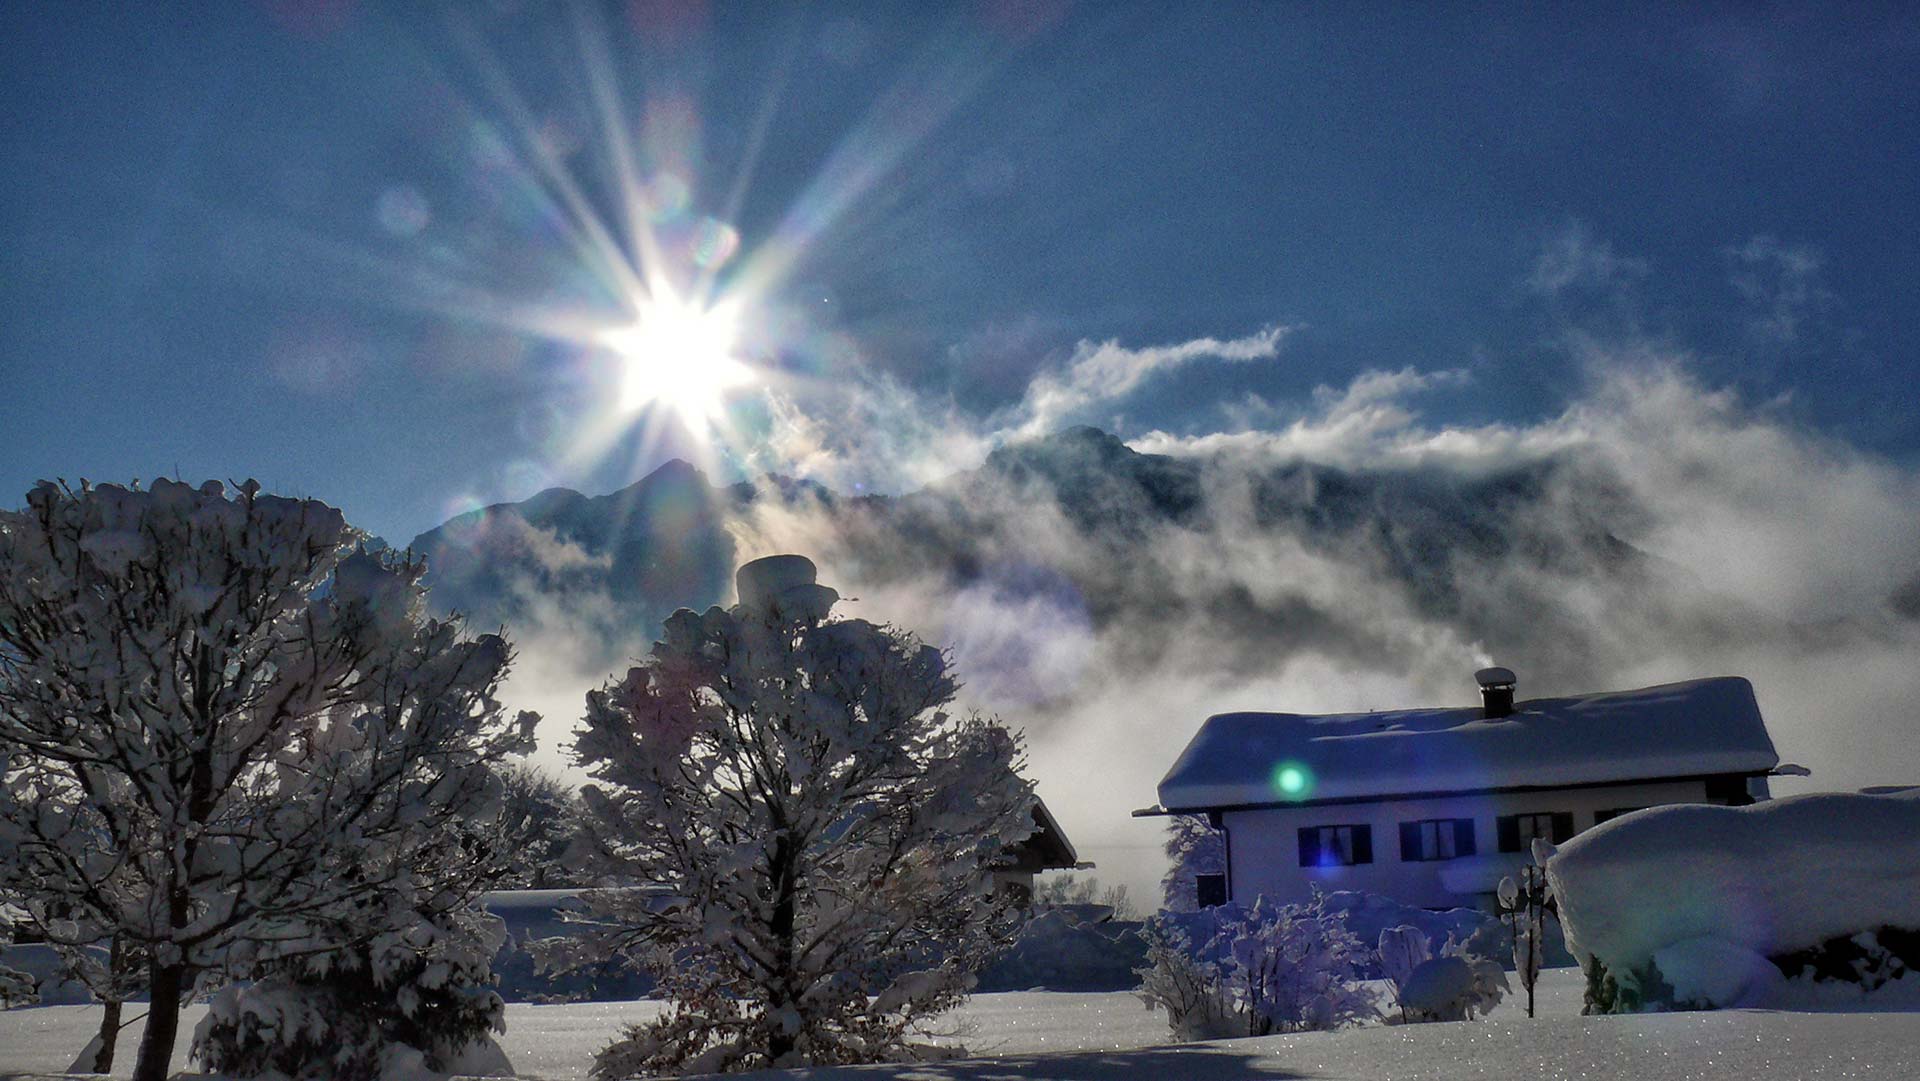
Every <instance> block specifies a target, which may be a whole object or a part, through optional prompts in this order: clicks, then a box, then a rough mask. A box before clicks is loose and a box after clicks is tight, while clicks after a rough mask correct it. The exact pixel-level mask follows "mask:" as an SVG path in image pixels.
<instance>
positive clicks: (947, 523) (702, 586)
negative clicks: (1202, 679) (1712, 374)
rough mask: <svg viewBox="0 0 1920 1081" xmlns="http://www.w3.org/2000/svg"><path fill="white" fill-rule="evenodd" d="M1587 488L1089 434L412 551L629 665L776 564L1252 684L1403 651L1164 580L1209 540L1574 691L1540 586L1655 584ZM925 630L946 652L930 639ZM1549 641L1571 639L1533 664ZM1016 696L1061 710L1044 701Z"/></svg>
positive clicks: (533, 502)
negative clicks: (1189, 646)
mask: <svg viewBox="0 0 1920 1081" xmlns="http://www.w3.org/2000/svg"><path fill="white" fill-rule="evenodd" d="M1576 472H1577V471H1576V469H1575V467H1574V466H1573V465H1571V464H1570V463H1569V462H1566V461H1564V460H1559V459H1547V460H1542V461H1537V462H1531V463H1527V464H1525V465H1523V466H1517V467H1513V468H1507V469H1501V470H1497V471H1492V472H1488V473H1485V474H1483V475H1470V476H1468V475H1460V474H1457V473H1452V472H1448V471H1445V470H1441V469H1434V468H1428V469H1407V470H1375V471H1352V470H1345V469H1339V468H1334V467H1329V466H1323V465H1315V464H1311V463H1289V464H1286V465H1279V466H1272V467H1268V468H1262V469H1236V468H1233V467H1231V466H1227V465H1223V464H1221V463H1217V462H1211V461H1207V460H1201V459H1192V458H1175V457H1171V456H1168V455H1161V454H1143V453H1140V452H1138V451H1135V450H1133V449H1131V448H1129V447H1128V446H1127V445H1126V444H1125V443H1123V442H1122V441H1120V440H1119V439H1118V438H1116V437H1114V436H1112V435H1109V434H1107V433H1105V432H1103V431H1100V430H1099V429H1096V428H1092V427H1077V428H1073V429H1069V430H1067V431H1065V432H1062V433H1059V434H1056V435H1051V436H1046V437H1042V438H1037V439H1031V440H1025V441H1021V442H1017V443H1012V444H1009V445H1007V446H1003V447H1001V448H999V449H996V450H995V451H993V452H992V453H991V454H990V455H989V456H988V457H987V459H986V461H985V463H984V464H982V465H981V466H980V467H978V468H976V469H971V470H965V471H962V472H959V473H956V474H955V475H953V476H952V477H950V478H948V479H946V480H944V481H941V482H938V483H936V484H933V485H930V486H928V487H927V488H924V489H922V490H920V491H918V492H914V493H911V494H908V495H904V496H900V497H887V496H861V497H857V498H847V497H844V496H841V495H839V494H837V493H834V492H832V491H830V490H829V489H827V488H825V487H823V486H821V485H817V484H811V483H806V482H796V481H792V480H789V479H785V478H777V477H769V478H763V479H762V480H760V481H758V482H752V483H740V484H734V485H730V486H717V485H713V484H711V483H710V482H709V481H708V480H707V479H706V477H705V476H704V475H703V474H702V473H701V472H700V471H699V470H697V469H695V468H694V467H692V466H690V465H688V464H687V463H685V462H681V461H677V460H676V461H673V462H670V463H668V464H666V465H664V466H662V467H661V468H660V469H659V470H658V471H656V472H654V473H653V474H651V475H649V476H647V477H646V478H644V479H642V480H641V481H639V482H638V483H636V484H634V485H632V486H630V487H628V488H625V489H622V490H620V491H617V492H613V493H610V494H608V495H603V496H596V497H589V496H584V495H581V494H580V493H578V492H574V491H570V490H568V489H564V488H553V489H548V490H546V491H544V492H541V493H539V494H538V495H536V496H534V497H532V498H530V499H528V500H525V501H524V502H520V503H506V504H499V505H495V506H491V507H487V508H485V509H483V510H478V511H474V512H471V513H469V514H466V515H463V516H461V517H458V518H455V519H453V520H451V521H449V522H447V523H445V524H444V525H442V526H440V527H438V528H436V529H434V530H431V531H429V532H427V533H424V534H422V535H421V536H419V537H417V538H415V540H414V541H413V548H414V550H415V551H417V552H420V553H423V554H425V555H426V556H427V559H428V565H429V567H430V578H429V581H430V584H431V585H432V587H433V591H432V598H433V601H434V603H435V605H436V606H437V607H439V608H442V609H458V610H460V611H463V612H465V613H467V614H468V615H469V616H470V617H471V618H472V619H474V620H475V621H476V622H477V623H479V624H482V625H491V624H494V623H502V624H505V625H507V626H508V627H509V628H513V627H514V626H515V625H517V624H522V623H525V622H526V621H528V620H529V619H531V620H533V621H534V622H535V623H536V624H539V623H544V622H546V621H548V620H549V619H550V613H552V612H555V611H561V610H564V611H566V612H570V613H571V620H572V622H574V623H575V624H576V628H575V629H576V630H581V631H585V630H587V629H589V628H591V629H592V630H595V631H597V632H598V633H599V634H600V636H601V638H602V640H603V641H605V642H606V644H607V646H608V647H609V649H611V650H614V651H615V652H617V649H618V648H626V647H628V646H630V644H631V643H632V641H633V640H634V639H635V638H636V636H644V635H645V634H647V633H649V632H650V631H651V629H653V628H656V627H657V626H658V625H659V623H660V621H661V620H662V619H663V618H664V617H665V616H666V615H667V614H669V613H670V612H672V611H673V610H674V609H675V608H680V607H693V608H701V607H705V606H707V605H710V604H720V603H726V602H727V601H729V599H730V593H731V590H732V571H733V568H734V567H735V566H737V565H738V563H740V562H742V561H744V560H745V559H747V558H752V557H753V556H755V555H759V554H764V553H765V551H768V550H773V549H783V550H784V549H791V550H794V551H799V552H802V553H804V554H807V555H809V556H811V557H813V558H814V559H816V560H817V561H819V562H821V563H822V565H823V568H827V569H829V570H832V571H837V572H839V574H840V577H829V580H830V581H833V582H834V583H835V584H836V586H837V587H838V588H841V589H842V591H843V592H847V593H849V594H852V595H858V594H860V593H861V592H863V591H872V590H882V591H886V590H890V589H898V588H901V587H903V586H908V585H913V586H917V587H918V588H922V589H933V590H938V591H944V592H946V593H949V594H951V595H954V596H963V595H967V594H970V593H974V592H978V591H982V590H984V591H987V592H989V593H991V594H992V595H994V596H996V597H998V598H1000V600H1001V601H1002V602H1006V603H1016V604H1022V605H1034V604H1038V605H1041V606H1044V607H1047V608H1050V609H1052V610H1053V614H1054V615H1055V616H1056V617H1057V616H1059V615H1060V614H1061V610H1062V609H1066V610H1067V611H1066V613H1065V614H1066V615H1067V616H1068V618H1070V619H1073V620H1074V622H1075V623H1076V624H1078V623H1081V622H1084V628H1083V630H1084V631H1085V632H1086V633H1091V634H1094V635H1099V634H1101V633H1103V632H1105V631H1107V630H1109V629H1111V628H1115V627H1119V626H1125V627H1128V628H1129V629H1130V632H1131V633H1129V635H1128V637H1127V638H1126V640H1125V641H1124V642H1121V643H1116V646H1117V647H1118V648H1119V649H1120V650H1122V651H1123V652H1124V653H1125V654H1127V655H1129V656H1130V657H1131V658H1132V659H1133V660H1135V661H1136V662H1141V663H1152V662H1154V661H1156V660H1158V659H1159V658H1161V657H1163V656H1164V655H1165V654H1166V653H1167V652H1168V651H1169V649H1170V648H1171V647H1172V645H1173V639H1174V636H1175V635H1176V633H1177V634H1180V635H1191V634H1194V633H1200V634H1211V636H1212V637H1213V639H1214V641H1213V642H1212V643H1211V646H1212V648H1213V649H1214V651H1215V653H1214V655H1215V657H1216V659H1217V661H1218V663H1220V664H1221V665H1222V666H1223V667H1224V668H1225V669H1226V670H1229V671H1235V672H1242V673H1258V672H1261V671H1262V670H1270V669H1272V668H1273V667H1274V666H1275V664H1276V662H1277V661H1278V660H1280V659H1283V658H1285V657H1286V656H1288V655H1290V654H1292V653H1294V652H1297V651H1300V650H1305V649H1314V650H1323V651H1331V652H1335V653H1340V654H1351V655H1354V656H1356V657H1361V656H1366V655H1369V654H1377V653H1378V652H1379V651H1382V650H1386V649H1389V648H1390V646H1391V643H1390V642H1388V641H1384V640H1382V639H1381V637H1380V636H1379V635H1378V634H1376V633H1373V632H1371V631H1369V630H1368V629H1366V628H1364V627H1361V626H1359V625H1357V624H1358V620H1357V619H1356V617H1355V612H1354V608H1355V600H1356V599H1355V598H1347V597H1342V596H1341V595H1340V594H1339V591H1337V590H1336V591H1332V592H1329V591H1327V590H1326V589H1325V588H1324V587H1325V585H1326V582H1325V574H1324V573H1307V574H1305V575H1304V576H1303V575H1302V574H1301V573H1299V572H1302V571H1306V572H1311V570H1312V568H1311V567H1309V566H1305V565H1303V566H1300V567H1296V568H1294V572H1293V573H1290V572H1289V571H1288V570H1287V569H1286V568H1284V567H1282V566H1278V565H1276V566H1275V567H1274V568H1273V571H1272V573H1271V574H1269V575H1265V576H1261V577H1259V578H1258V579H1257V580H1244V581H1243V580H1239V579H1237V578H1220V577H1218V576H1210V575H1209V576H1201V577H1198V578H1195V577H1193V576H1191V575H1187V574H1184V573H1182V572H1183V568H1180V567H1176V566H1170V565H1168V560H1167V553H1166V552H1165V551H1164V550H1163V549H1162V547H1161V546H1162V545H1163V544H1165V543H1167V542H1169V541H1175V540H1177V542H1178V543H1177V544H1175V545H1174V547H1175V548H1177V549H1179V550H1180V551H1181V552H1182V555H1184V554H1185V553H1186V552H1187V551H1189V550H1191V549H1192V548H1193V547H1194V546H1196V545H1205V544H1206V543H1207V539H1208V538H1216V539H1218V540H1219V541H1220V542H1221V543H1223V544H1231V545H1233V546H1234V547H1235V548H1243V547H1247V546H1252V547H1254V548H1259V547H1261V546H1263V545H1264V546H1267V547H1269V548H1271V549H1272V554H1273V555H1274V556H1275V557H1276V558H1279V557H1282V556H1288V557H1295V558H1305V559H1307V560H1308V561H1309V562H1310V563H1311V562H1324V563H1336V564H1348V565H1357V566H1358V567H1360V568H1361V569H1363V570H1364V572H1365V573H1366V575H1367V577H1368V578H1369V579H1371V580H1374V581H1376V582H1379V583H1382V584H1383V585H1384V586H1385V587H1386V590H1387V592H1388V593H1389V594H1391V595H1393V596H1394V597H1395V598H1396V599H1397V601H1398V603H1401V604H1403V605H1404V606H1405V608H1406V609H1407V611H1408V612H1409V613H1411V614H1415V615H1417V617H1418V618H1419V619H1420V620H1422V621H1431V622H1434V623H1437V624H1441V625H1447V626H1452V627H1455V628H1457V629H1458V630H1459V631H1460V632H1461V634H1462V635H1463V637H1464V638H1465V639H1470V640H1472V641H1474V642H1476V643H1479V644H1480V646H1479V648H1480V650H1481V651H1483V652H1493V653H1498V654H1499V655H1500V656H1502V657H1503V658H1508V659H1514V658H1517V657H1520V656H1522V655H1524V656H1525V657H1526V658H1527V659H1528V660H1529V661H1531V662H1533V664H1534V665H1535V666H1537V669H1538V670H1547V671H1551V672H1553V673H1555V674H1556V675H1558V676H1563V677H1564V678H1577V677H1578V676H1579V675H1580V674H1581V670H1582V668H1583V667H1585V665H1584V664H1583V663H1582V662H1581V661H1579V660H1578V659H1577V658H1578V657H1579V656H1581V655H1585V654H1588V653H1590V652H1591V644H1590V643H1587V642H1585V641H1584V640H1583V639H1584V638H1585V637H1586V636H1585V635H1583V634H1582V632H1581V628H1580V627H1579V626H1578V625H1577V624H1575V623H1573V622H1572V621H1569V620H1567V619H1565V618H1564V614H1563V613H1562V612H1560V610H1559V605H1557V604H1556V603H1554V599H1553V598H1552V597H1551V596H1542V595H1539V594H1540V592H1541V585H1540V584H1541V583H1545V582H1551V581H1553V580H1555V579H1558V578H1563V577H1578V578H1580V579H1582V580H1583V581H1588V582H1600V583H1605V584H1606V585H1607V587H1608V588H1611V589H1625V588H1629V587H1631V588H1635V589H1641V588H1646V587H1648V586H1649V585H1650V584H1651V583H1652V581H1653V576H1654V575H1655V573H1656V570H1655V568H1654V566H1653V561H1651V560H1649V559H1648V558H1647V557H1646V555H1645V554H1644V553H1642V552H1639V551H1637V550H1636V549H1635V548H1634V547H1633V546H1632V545H1631V544H1629V543H1627V542H1626V541H1624V540H1622V539H1621V538H1620V537H1619V536H1618V535H1616V533H1615V532H1614V531H1613V528H1612V527H1613V525H1614V523H1613V522H1612V521H1610V520H1609V519H1610V518H1626V517H1627V516H1628V515H1629V508H1626V507H1625V506H1624V505H1622V504H1620V501H1619V500H1618V498H1617V497H1613V498H1609V497H1608V493H1607V492H1606V491H1605V490H1604V486H1603V485H1600V484H1598V482H1597V481H1595V480H1593V479H1591V478H1588V479H1585V480H1584V481H1583V479H1581V478H1578V477H1576V476H1575V475H1574V474H1575V473H1576ZM1581 483H1585V484H1586V485H1587V486H1588V487H1590V488H1592V491H1590V492H1588V493H1586V496H1585V497H1584V498H1582V499H1580V500H1578V501H1577V502H1576V503H1575V504H1574V505H1573V506H1571V507H1568V506H1566V505H1565V500H1564V498H1563V494H1564V491H1565V489H1566V488H1567V487H1568V486H1569V485H1576V484H1581ZM1323 570H1324V568H1323ZM1371 603H1378V598H1375V599H1373V601H1372V602H1371ZM1522 612H1524V613H1526V614H1525V615H1524V616H1523V617H1521V616H1519V615H1518V614H1519V613H1522ZM1075 617H1078V618H1075ZM1154 627H1160V628H1163V629H1164V630H1163V633H1157V634H1156V633H1154V632H1153V630H1152V628H1154ZM912 629H915V630H918V631H919V632H920V633H922V634H923V635H925V636H927V637H928V638H930V639H932V640H934V641H938V642H943V643H944V644H949V645H953V644H954V643H953V642H951V641H947V640H946V639H944V638H942V636H941V630H942V628H941V627H939V626H931V627H929V626H917V627H913V628H912ZM1548 629H1550V630H1551V631H1552V633H1553V634H1554V635H1555V636H1557V637H1558V638H1559V640H1560V642H1561V643H1562V644H1561V645H1560V646H1558V647H1552V648H1542V642H1541V638H1542V632H1543V630H1548ZM1009 630H1010V631H1012V630H1014V629H1013V628H1010V629H1009ZM961 652H962V657H961V659H962V660H963V661H966V660H978V659H979V658H977V657H974V656H973V655H972V654H970V653H969V652H968V651H967V650H965V649H964V648H963V649H962V651H961ZM1563 654H1571V656H1563ZM602 659H603V661H604V663H605V664H607V665H609V666H611V665H613V664H615V663H618V661H619V660H620V658H619V657H618V656H614V655H611V654H609V655H607V656H604V657H603V658H602ZM1471 659H1472V658H1466V657H1463V658H1462V661H1461V663H1462V664H1463V665H1464V664H1467V663H1469V662H1470V661H1471ZM1005 660H1006V663H1001V664H996V668H995V670H993V671H986V672H977V673H972V675H974V676H976V677H977V678H984V679H986V680H988V681H989V683H990V684H991V687H994V688H1002V689H1004V688H1003V687H1002V685H1003V684H1005V683H1007V682H1008V681H1009V680H1008V677H1009V676H1010V675H1015V676H1017V675H1018V673H1010V672H1008V671H1007V670H1006V667H1007V664H1010V663H1012V660H1011V659H1005ZM1016 681H1017V680H1016ZM990 689H991V688H990ZM1068 690H1069V688H1065V687H1062V688H1060V693H1066V692H1067V691H1068ZM1022 697H1023V698H1027V699H1033V698H1040V699H1044V698H1046V697H1047V694H1046V693H1045V689H1044V688H1037V687H1036V688H1030V689H1029V690H1028V691H1027V692H1026V693H1025V694H1023V696H1022ZM1026 704H1031V703H1026Z"/></svg>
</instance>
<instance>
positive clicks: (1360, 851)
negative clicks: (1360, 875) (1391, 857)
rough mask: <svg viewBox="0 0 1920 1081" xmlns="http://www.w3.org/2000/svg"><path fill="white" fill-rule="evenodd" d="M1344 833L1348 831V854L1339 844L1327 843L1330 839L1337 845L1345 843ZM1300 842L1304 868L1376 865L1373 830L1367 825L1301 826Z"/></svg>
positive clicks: (1346, 823)
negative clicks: (1338, 842)
mask: <svg viewBox="0 0 1920 1081" xmlns="http://www.w3.org/2000/svg"><path fill="white" fill-rule="evenodd" d="M1342 830H1345V831H1347V832H1346V836H1345V838H1344V840H1345V842H1346V851H1345V852H1342V851H1341V850H1340V846H1339V845H1338V844H1337V843H1336V844H1335V845H1333V846H1331V847H1330V846H1328V844H1327V840H1328V839H1329V838H1330V837H1331V838H1332V839H1334V840H1335V841H1336V842H1337V841H1339V840H1342V837H1341V834H1340V831H1342ZM1299 839H1300V866H1302V867H1359V866H1363V865H1365V864H1369V863H1372V862H1373V827H1372V826H1371V825H1368V824H1367V823H1365V822H1329V823H1327V824H1325V825H1320V826H1301V827H1300V834H1299ZM1341 857H1344V858H1341Z"/></svg>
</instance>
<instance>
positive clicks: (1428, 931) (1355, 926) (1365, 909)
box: [1320, 890, 1507, 979]
mask: <svg viewBox="0 0 1920 1081" xmlns="http://www.w3.org/2000/svg"><path fill="white" fill-rule="evenodd" d="M1320 904H1321V908H1322V910H1323V911H1325V912H1327V913H1328V914H1331V915H1338V916H1340V917H1341V918H1342V919H1343V920H1345V921H1346V925H1347V930H1349V931H1352V932H1353V934H1354V937H1356V938H1358V939H1359V940H1360V941H1362V942H1376V943H1377V942H1379V941H1380V935H1381V933H1382V932H1385V931H1389V930H1392V929H1393V928H1396V927H1412V928H1415V929H1417V930H1418V931H1419V932H1420V933H1421V934H1423V935H1425V936H1426V938H1427V941H1428V942H1433V943H1446V942H1454V943H1459V944H1461V948H1465V944H1466V943H1469V942H1472V943H1474V944H1475V949H1476V950H1477V952H1478V953H1479V955H1481V956H1486V957H1499V956H1502V955H1503V954H1504V951H1505V949H1506V947H1505V942H1506V941H1507V931H1506V928H1505V927H1503V926H1501V923H1500V921H1499V920H1498V919H1497V918H1495V917H1493V916H1491V915H1489V914H1487V913H1485V912H1482V911H1480V910H1479V909H1477V908H1446V909H1440V910H1437V911H1436V910H1434V909H1427V908H1416V907H1414V906H1413V905H1409V904H1405V903H1403V902H1401V901H1397V900H1395V899H1394V898H1391V897H1387V896H1384V895H1382V894H1378V893H1368V892H1367V891H1365V890H1333V891H1331V892H1328V893H1325V894H1322V895H1321V901H1320ZM1364 971H1365V972H1366V975H1367V976H1368V978H1372V979H1377V978H1380V977H1382V976H1385V975H1386V973H1385V971H1383V970H1382V969H1381V967H1380V965H1379V962H1378V960H1377V958H1369V959H1368V963H1367V965H1366V967H1365V969H1364Z"/></svg>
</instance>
